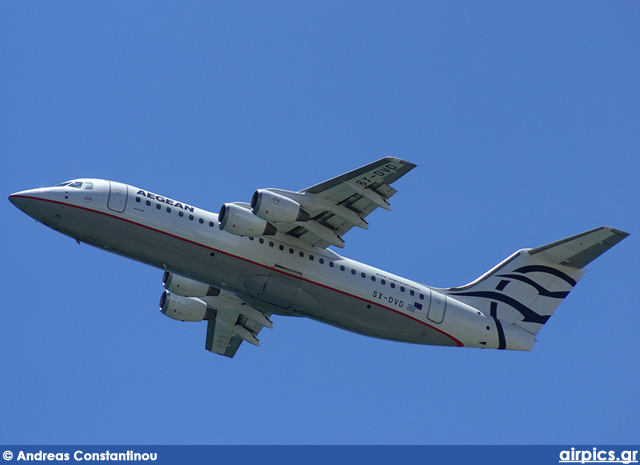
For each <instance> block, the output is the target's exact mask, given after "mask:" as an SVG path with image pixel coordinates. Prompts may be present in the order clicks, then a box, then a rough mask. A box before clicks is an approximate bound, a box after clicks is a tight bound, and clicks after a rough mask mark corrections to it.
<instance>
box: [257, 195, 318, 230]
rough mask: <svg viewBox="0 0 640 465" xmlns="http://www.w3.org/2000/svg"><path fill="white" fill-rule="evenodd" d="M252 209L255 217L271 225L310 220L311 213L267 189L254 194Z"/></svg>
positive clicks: (293, 201) (296, 203)
mask: <svg viewBox="0 0 640 465" xmlns="http://www.w3.org/2000/svg"><path fill="white" fill-rule="evenodd" d="M251 208H252V211H253V214H254V215H256V216H257V217H258V218H262V219H263V220H266V221H270V222H271V223H294V222H296V221H308V220H309V213H307V212H306V211H304V210H303V209H302V207H300V204H299V203H298V202H296V201H295V200H292V199H290V198H288V197H285V196H284V195H280V194H276V193H275V192H271V191H269V190H267V189H258V190H257V191H255V192H254V193H253V197H252V199H251Z"/></svg>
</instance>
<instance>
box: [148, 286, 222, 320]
mask: <svg viewBox="0 0 640 465" xmlns="http://www.w3.org/2000/svg"><path fill="white" fill-rule="evenodd" d="M160 311H161V312H162V313H163V314H164V315H166V316H168V317H169V318H173V319H174V320H179V321H202V320H212V319H215V313H214V312H213V310H211V309H210V308H209V306H208V305H207V304H206V303H205V302H203V301H202V300H200V299H197V298H195V297H183V296H181V295H177V294H172V293H171V292H169V291H164V292H163V293H162V297H160Z"/></svg>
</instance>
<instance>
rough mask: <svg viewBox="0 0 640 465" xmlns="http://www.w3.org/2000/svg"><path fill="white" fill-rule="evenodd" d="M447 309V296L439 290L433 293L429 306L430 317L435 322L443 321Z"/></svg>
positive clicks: (428, 315) (428, 316)
mask: <svg viewBox="0 0 640 465" xmlns="http://www.w3.org/2000/svg"><path fill="white" fill-rule="evenodd" d="M446 310H447V296H446V295H442V294H439V293H437V292H432V293H431V306H429V313H427V318H429V319H430V320H431V321H433V322H434V323H442V320H444V312H445V311H446Z"/></svg>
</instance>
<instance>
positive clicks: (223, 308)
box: [204, 291, 273, 358]
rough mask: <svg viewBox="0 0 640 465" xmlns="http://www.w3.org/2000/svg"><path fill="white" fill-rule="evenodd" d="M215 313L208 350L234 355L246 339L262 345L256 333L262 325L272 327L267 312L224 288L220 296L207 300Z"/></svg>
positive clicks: (256, 344)
mask: <svg viewBox="0 0 640 465" xmlns="http://www.w3.org/2000/svg"><path fill="white" fill-rule="evenodd" d="M204 300H205V301H206V302H207V305H209V307H210V308H211V309H212V310H213V311H214V312H215V318H214V319H211V320H209V321H208V324H207V337H206V340H205V349H207V350H208V351H210V352H213V353H216V354H220V355H224V356H225V357H229V358H233V357H234V356H235V354H236V352H237V351H238V348H239V347H240V345H241V344H242V342H243V341H247V342H249V343H250V344H253V345H255V346H260V342H259V341H258V338H257V335H258V334H259V333H260V331H261V330H262V328H263V327H265V326H266V327H268V328H273V323H272V322H271V320H270V319H269V316H270V315H267V314H265V313H263V312H261V311H259V310H256V309H255V308H253V307H250V306H249V305H247V304H246V303H244V302H242V301H241V300H240V299H238V298H237V297H236V296H235V295H233V294H231V293H229V292H226V291H221V292H220V295H218V296H210V297H206V298H205V299H204Z"/></svg>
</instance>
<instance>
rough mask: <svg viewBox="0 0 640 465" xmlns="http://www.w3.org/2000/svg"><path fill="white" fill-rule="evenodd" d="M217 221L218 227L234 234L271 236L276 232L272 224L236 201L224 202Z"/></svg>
mask: <svg viewBox="0 0 640 465" xmlns="http://www.w3.org/2000/svg"><path fill="white" fill-rule="evenodd" d="M218 221H220V229H222V230H223V231H226V232H228V233H231V234H235V235H236V236H248V237H260V236H273V235H274V234H275V233H276V232H277V229H276V227H275V226H274V225H272V224H271V223H269V222H267V221H266V220H264V219H262V218H258V217H257V216H256V215H254V214H253V212H252V211H251V210H249V209H248V208H246V207H244V206H242V205H239V204H236V203H225V204H224V205H223V206H222V208H221V209H220V214H219V216H218Z"/></svg>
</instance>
